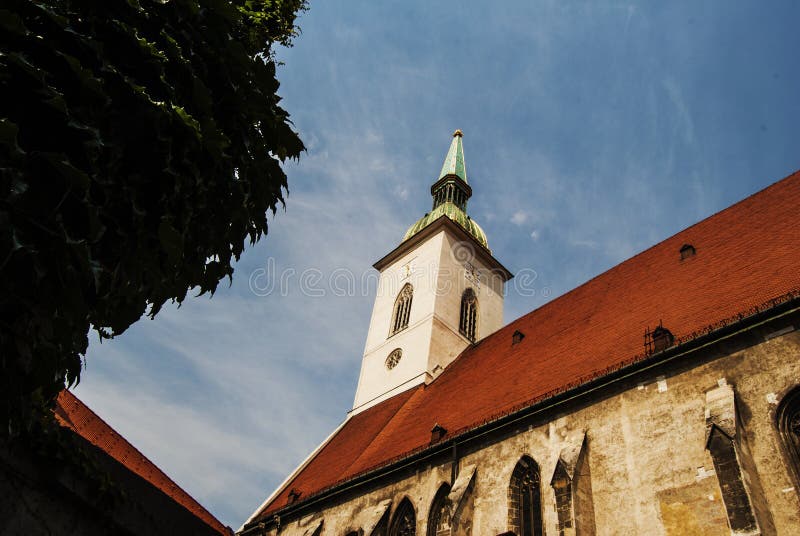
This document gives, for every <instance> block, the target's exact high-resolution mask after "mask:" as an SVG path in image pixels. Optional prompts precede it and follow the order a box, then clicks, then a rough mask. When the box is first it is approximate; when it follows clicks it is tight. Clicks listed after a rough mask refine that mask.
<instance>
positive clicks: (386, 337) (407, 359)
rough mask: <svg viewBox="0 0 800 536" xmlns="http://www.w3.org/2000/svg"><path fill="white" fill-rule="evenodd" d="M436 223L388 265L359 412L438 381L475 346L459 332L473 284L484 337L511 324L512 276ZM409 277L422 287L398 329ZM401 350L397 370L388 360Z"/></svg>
mask: <svg viewBox="0 0 800 536" xmlns="http://www.w3.org/2000/svg"><path fill="white" fill-rule="evenodd" d="M436 227H438V230H436V232H435V233H433V234H430V235H429V236H426V237H425V238H424V239H422V240H420V241H419V242H418V243H416V244H412V247H410V248H409V249H408V251H406V252H405V253H403V254H402V255H400V256H399V257H398V258H396V259H395V260H393V261H392V262H391V263H390V264H388V265H387V266H385V267H383V269H382V271H381V274H380V278H379V281H378V290H377V296H376V298H375V305H374V307H373V310H372V318H371V320H370V327H369V331H368V333H367V341H366V345H365V348H364V357H363V360H362V365H361V374H360V376H359V381H358V388H357V390H356V396H355V401H354V404H353V412H354V413H357V412H359V411H362V410H364V409H366V408H368V407H371V406H373V405H375V404H377V403H378V402H381V401H382V400H385V399H387V398H389V397H391V396H394V395H395V394H398V393H400V392H402V391H405V390H406V389H409V388H411V387H414V386H416V385H419V384H421V383H425V382H430V381H432V380H433V379H434V378H435V377H436V376H438V375H439V374H440V373H441V372H442V370H444V368H445V367H447V365H449V364H450V363H451V362H452V361H453V360H454V359H455V358H456V357H457V356H458V354H460V353H461V352H462V351H463V350H464V349H465V348H466V347H467V346H468V345H469V344H471V342H470V341H469V340H468V339H467V338H466V337H464V336H463V335H461V334H460V333H459V320H460V312H461V296H462V294H463V293H464V291H465V290H466V289H467V288H472V289H473V291H474V292H475V294H476V296H477V298H478V322H477V328H476V340H480V339H481V338H483V337H485V336H487V335H489V334H490V333H492V332H494V331H495V330H497V329H498V328H500V327H501V326H502V325H503V287H504V281H505V278H504V277H502V275H500V274H497V273H493V272H492V271H491V270H490V268H489V266H491V263H490V262H489V259H486V257H487V253H486V251H485V250H483V248H481V247H480V246H478V245H477V244H475V243H474V241H472V240H471V239H470V238H467V237H465V236H464V235H462V236H457V234H459V233H454V232H453V231H452V229H451V227H450V226H448V225H445V224H444V222H442V225H437V226H436ZM412 242H413V241H412ZM406 283H410V284H411V285H412V286H413V289H414V296H413V299H412V303H411V314H410V318H409V323H408V327H407V328H405V329H404V330H402V331H400V332H399V333H396V334H395V335H390V326H391V323H392V315H393V312H394V304H395V300H396V298H397V295H398V293H399V292H400V290H401V289H402V288H403V286H404V285H405V284H406ZM396 348H400V349H401V350H402V352H403V354H402V358H401V359H400V361H399V363H398V364H397V365H396V366H395V367H394V368H392V369H389V368H387V366H386V359H387V357H388V356H389V354H390V353H391V352H392V351H393V350H395V349H396Z"/></svg>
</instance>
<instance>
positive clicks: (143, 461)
mask: <svg viewBox="0 0 800 536" xmlns="http://www.w3.org/2000/svg"><path fill="white" fill-rule="evenodd" d="M55 415H56V420H57V421H58V422H59V423H60V424H61V425H62V426H64V427H66V428H69V429H70V430H72V431H73V432H75V433H76V434H78V435H79V436H81V437H82V438H84V439H85V440H87V441H88V442H89V443H91V444H92V445H94V446H96V447H98V448H99V449H101V450H102V451H104V452H105V453H106V454H108V455H109V456H111V457H112V458H114V459H115V460H117V461H118V462H119V463H121V464H122V465H123V466H125V467H126V468H127V469H128V470H130V471H131V472H133V473H134V474H136V475H138V476H140V477H141V478H143V479H144V480H146V481H147V482H149V483H150V484H152V485H153V486H155V487H156V488H157V489H159V490H160V491H162V492H163V493H165V494H166V495H167V496H168V497H170V498H171V499H172V500H173V501H175V502H176V503H178V504H180V505H181V506H183V507H184V508H185V509H187V510H189V512H191V513H192V514H194V516H195V517H197V518H199V519H201V520H203V522H204V523H205V524H207V525H208V526H209V527H211V528H213V529H214V530H216V531H217V532H219V533H220V534H224V535H226V536H227V535H229V534H230V532H229V529H228V528H227V527H225V526H224V525H223V524H222V523H221V522H220V521H219V520H218V519H217V518H215V517H214V516H213V515H211V513H209V511H208V510H206V509H205V508H203V507H202V506H201V505H200V503H198V502H197V501H195V500H194V499H193V498H192V497H191V495H189V494H188V493H186V492H185V491H183V490H182V489H181V488H180V486H178V485H177V484H176V483H175V482H173V481H172V480H171V479H170V478H169V477H168V476H167V475H166V474H164V472H163V471H161V469H159V468H158V467H156V465H155V464H154V463H153V462H151V461H150V460H148V459H147V458H146V457H145V456H144V454H142V453H141V452H139V451H138V450H137V449H136V447H134V446H133V445H131V444H130V443H128V441H126V440H125V438H124V437H122V436H121V435H120V434H119V433H118V432H116V431H115V430H114V429H113V428H111V426H109V425H108V424H107V423H106V422H105V421H104V420H103V419H101V418H100V417H99V416H98V415H97V414H96V413H95V412H93V411H92V410H91V409H89V408H88V407H87V406H86V405H85V404H84V403H83V402H81V401H80V400H79V399H78V398H77V397H76V396H75V395H74V394H72V393H71V392H69V391H67V390H64V391H61V393H60V394H59V395H58V399H57V400H56V409H55Z"/></svg>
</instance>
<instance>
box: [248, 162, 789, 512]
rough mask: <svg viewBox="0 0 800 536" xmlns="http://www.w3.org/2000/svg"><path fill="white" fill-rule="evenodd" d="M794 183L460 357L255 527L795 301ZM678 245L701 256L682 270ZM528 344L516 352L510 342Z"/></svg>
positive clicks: (296, 484) (376, 416) (358, 430)
mask: <svg viewBox="0 0 800 536" xmlns="http://www.w3.org/2000/svg"><path fill="white" fill-rule="evenodd" d="M798 209H800V172H796V173H794V174H793V175H790V176H789V177H787V178H785V179H783V180H782V181H779V182H777V183H775V184H773V185H772V186H770V187H768V188H766V189H764V190H762V191H761V192H759V193H757V194H754V195H752V196H750V197H748V198H747V199H745V200H743V201H741V202H739V203H737V204H735V205H733V206H731V207H729V208H727V209H725V210H723V211H721V212H719V213H717V214H715V215H714V216H711V217H710V218H708V219H706V220H703V221H701V222H699V223H697V224H695V225H693V226H691V227H689V228H688V229H686V230H684V231H682V232H680V233H678V234H676V235H675V236H673V237H671V238H668V239H666V240H664V241H663V242H661V243H659V244H656V245H655V246H653V247H651V248H650V249H648V250H646V251H644V252H642V253H640V254H638V255H636V256H634V257H632V258H631V259H628V260H627V261H625V262H623V263H621V264H619V265H617V266H616V267H614V268H612V269H611V270H609V271H607V272H605V273H603V274H601V275H599V276H597V277H595V278H594V279H592V280H590V281H588V282H586V283H584V284H583V285H581V286H579V287H578V288H576V289H574V290H572V291H571V292H568V293H567V294H564V295H563V296H561V297H559V298H557V299H555V300H553V301H551V302H549V303H547V304H545V305H543V306H542V307H540V308H539V309H536V310H534V311H532V312H531V313H528V314H527V315H525V316H523V317H521V318H519V319H518V320H516V321H514V322H512V323H511V324H509V325H507V326H506V327H504V328H502V329H500V330H499V331H497V332H495V333H494V334H492V335H490V336H489V337H486V338H485V339H483V340H482V341H480V342H479V343H478V344H477V345H475V346H473V347H470V348H468V349H467V350H465V351H464V352H463V353H462V354H461V355H460V356H459V357H458V358H457V359H456V360H455V361H454V362H453V363H452V364H451V365H450V366H448V367H447V369H445V371H444V372H443V373H442V374H441V375H440V376H439V377H438V378H437V379H436V380H435V381H434V382H432V383H431V384H429V385H427V386H420V387H418V388H416V389H412V390H410V391H407V392H405V393H402V394H400V395H397V396H395V397H393V398H391V399H389V400H386V401H385V402H383V403H381V404H379V405H376V406H374V407H372V408H370V409H367V410H365V411H364V412H362V413H359V414H357V415H355V416H354V417H352V418H351V419H350V420H349V421H347V422H346V424H345V425H344V426H343V427H342V428H341V430H340V431H339V432H338V434H337V435H336V436H335V437H334V438H333V439H332V440H331V441H330V443H328V445H326V446H325V447H324V448H323V449H322V450H321V451H320V452H319V453H318V454H317V455H316V456H315V458H314V459H313V460H311V461H310V462H309V463H308V464H307V465H306V466H305V467H304V468H303V470H301V471H300V472H299V474H297V475H296V476H295V477H294V478H293V479H292V481H291V482H289V483H288V485H287V486H286V488H285V489H284V490H283V491H281V493H279V494H278V495H277V496H276V497H275V499H273V500H272V501H271V502H270V503H269V504H267V505H265V507H264V508H263V509H262V511H261V512H260V514H259V515H258V516H257V518H261V519H263V518H265V517H267V516H268V515H269V514H271V513H272V512H275V511H276V510H278V509H280V508H282V507H283V506H285V505H286V504H287V496H288V492H289V490H291V489H296V490H299V491H300V492H301V493H302V495H301V496H300V500H303V499H304V498H306V497H308V496H309V495H313V494H315V493H318V492H320V491H322V490H324V489H326V488H329V487H331V486H333V485H335V484H337V483H341V482H343V481H345V480H349V479H351V478H353V477H354V476H357V475H359V474H363V473H365V472H368V471H370V470H373V469H375V468H377V467H380V466H382V465H386V464H387V462H390V461H391V460H396V459H398V458H402V457H404V456H406V455H409V454H411V453H413V452H415V451H418V450H421V449H424V448H426V447H427V446H428V445H429V441H430V439H431V428H432V427H433V425H434V424H435V423H439V424H440V425H441V426H443V427H444V428H446V429H447V430H449V431H451V432H450V433H448V437H454V436H455V435H457V434H458V433H460V432H463V431H466V430H468V429H471V428H474V427H476V426H479V425H480V424H482V423H484V422H487V421H489V420H493V419H495V418H498V417H499V416H502V415H505V414H507V413H509V412H512V411H515V410H518V409H522V408H524V407H528V406H530V405H532V404H534V403H536V402H539V401H541V400H543V399H546V398H549V397H550V396H552V395H554V394H555V393H558V392H562V391H563V390H565V388H566V387H572V386H576V385H579V384H582V383H585V382H587V381H589V380H591V379H594V378H596V377H598V376H599V375H604V374H607V373H609V372H611V371H613V370H617V369H619V368H620V367H621V366H625V365H628V364H631V363H633V362H636V361H638V360H641V359H643V358H644V357H645V356H644V346H643V335H644V332H645V329H646V328H648V327H649V328H650V329H652V328H654V327H655V326H657V325H658V323H659V321H663V325H664V327H665V328H667V329H669V330H670V331H671V332H672V334H673V335H674V336H675V337H676V340H677V342H681V341H685V340H689V339H692V338H694V337H695V336H696V335H698V334H700V333H701V332H704V331H705V330H707V329H708V328H709V327H710V326H714V325H719V324H720V323H723V322H726V321H730V320H731V319H735V318H737V317H738V315H740V314H742V313H748V312H753V311H754V310H755V309H757V308H759V307H762V306H764V305H765V304H766V305H767V306H769V303H770V302H771V301H772V300H774V299H782V298H784V297H786V296H787V295H794V296H797V295H798V293H799V292H800V221H798V217H797V214H798ZM684 244H691V245H693V246H694V247H695V248H696V255H695V256H693V257H689V258H687V259H685V260H681V255H680V249H681V247H682V246H683V245H684ZM517 330H519V331H521V332H522V333H524V334H525V338H524V340H522V341H521V342H520V343H518V344H516V345H512V334H513V333H514V332H515V331H517Z"/></svg>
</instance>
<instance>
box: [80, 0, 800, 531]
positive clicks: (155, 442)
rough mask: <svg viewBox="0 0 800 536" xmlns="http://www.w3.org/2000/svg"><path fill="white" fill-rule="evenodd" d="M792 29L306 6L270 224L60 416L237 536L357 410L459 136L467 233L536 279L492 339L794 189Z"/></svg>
mask: <svg viewBox="0 0 800 536" xmlns="http://www.w3.org/2000/svg"><path fill="white" fill-rule="evenodd" d="M797 20H800V4H798V3H796V2H770V3H768V4H764V3H761V2H630V3H629V2H592V3H590V2H562V1H558V2H556V1H553V2H528V1H520V2H510V1H508V2H497V3H492V4H488V3H479V2H468V1H462V2H444V1H443V2H428V1H419V2H412V1H402V2H399V1H398V2H368V1H362V2H356V1H346V2H345V1H326V2H322V1H318V2H312V5H311V9H310V11H309V12H307V13H306V14H304V15H303V16H302V18H301V19H300V21H299V23H300V25H301V27H302V32H303V33H302V35H301V36H300V37H299V38H298V39H297V40H296V43H295V46H294V47H293V48H290V49H283V50H281V51H280V53H279V57H280V59H281V60H282V61H283V62H285V65H283V66H282V67H281V68H280V70H279V78H280V80H281V81H282V86H281V89H280V92H279V93H280V94H281V95H282V96H283V97H284V101H283V103H284V106H285V107H286V109H287V110H288V111H289V112H290V113H291V114H292V120H293V121H294V124H295V126H296V128H297V129H298V131H299V132H300V134H301V137H302V138H303V140H304V141H305V143H306V145H307V147H308V152H307V153H305V154H304V155H303V157H302V158H301V159H300V161H299V163H292V164H290V165H288V166H287V173H288V176H289V186H290V194H289V196H288V199H287V204H286V210H285V212H279V213H278V214H277V215H276V216H275V217H274V218H273V219H272V221H271V225H270V233H269V236H268V237H267V238H266V239H264V240H262V241H261V242H260V243H259V244H258V245H256V246H255V247H252V248H250V249H249V250H248V251H247V253H246V254H245V256H244V257H243V258H242V260H241V261H240V262H239V263H238V265H237V266H236V273H235V275H234V280H233V284H232V285H231V286H230V287H228V286H227V285H224V284H223V285H221V288H220V289H219V291H218V292H217V294H216V295H215V296H214V297H213V299H210V300H209V299H208V298H207V297H201V298H195V299H189V300H187V301H186V302H185V303H184V305H183V306H182V307H181V308H180V309H178V308H175V307H167V308H165V310H164V311H163V312H161V313H160V314H159V315H158V317H157V318H156V319H155V320H153V321H151V320H147V319H144V320H141V321H140V322H139V323H137V324H136V325H134V326H133V327H132V328H131V329H130V330H128V332H126V333H125V334H124V335H122V336H121V337H119V338H118V339H116V340H114V341H111V342H105V343H103V344H92V345H91V346H90V349H89V353H88V355H87V369H86V371H85V373H84V375H83V379H82V382H81V384H80V385H79V386H78V388H77V389H76V394H77V395H78V396H79V397H80V398H82V399H83V400H84V401H85V402H86V403H87V404H88V405H89V406H90V407H92V408H93V409H94V410H95V411H96V412H97V413H99V414H100V415H101V416H102V417H103V418H104V419H106V420H107V421H108V422H109V423H110V424H111V425H112V426H113V427H114V428H116V429H117V430H118V431H119V432H121V433H122V434H123V435H124V436H125V437H126V438H128V439H129V440H130V441H131V442H132V443H133V444H134V445H135V446H137V447H138V448H139V449H140V450H142V451H143V452H144V453H145V454H146V455H147V456H148V457H150V458H151V459H152V460H153V461H154V462H155V463H156V464H157V465H159V466H160V467H161V468H162V469H163V470H164V471H165V472H166V473H167V474H169V475H170V476H171V477H172V478H173V479H174V480H175V481H177V482H178V484H180V485H181V486H182V487H183V488H184V489H186V490H187V491H188V492H189V493H190V494H192V495H193V496H194V497H195V498H196V499H198V500H199V501H200V502H201V503H202V504H203V505H204V506H206V507H207V508H208V509H209V510H211V511H212V512H213V513H214V514H215V515H216V516H217V517H219V518H220V519H221V520H222V521H223V522H225V523H227V524H230V525H231V526H232V527H233V528H234V529H235V528H237V527H238V526H239V525H240V524H241V523H242V522H243V521H244V520H245V519H246V518H247V517H248V516H249V515H250V514H251V513H252V511H253V510H254V509H255V508H257V507H258V506H259V504H261V502H262V501H263V500H264V499H265V498H266V497H267V496H268V495H269V494H270V493H271V491H272V490H273V489H274V488H275V487H276V486H277V485H278V484H279V483H280V482H281V481H282V480H283V478H284V477H285V476H286V475H287V474H288V473H289V472H290V471H291V470H292V469H293V468H294V467H295V466H296V465H297V464H298V463H299V462H300V461H301V460H302V459H304V458H305V456H306V455H307V454H308V452H310V451H311V450H312V449H313V448H314V447H315V446H316V445H317V444H318V443H319V442H320V441H321V440H322V439H323V438H325V437H326V436H327V435H328V433H329V432H330V431H332V430H333V429H334V428H335V427H336V426H337V425H338V424H339V423H340V422H341V421H342V420H343V419H344V417H345V413H346V412H347V410H348V409H349V408H350V407H351V404H352V400H353V395H354V393H355V386H356V381H357V378H358V371H359V366H360V360H361V355H362V351H363V344H364V341H365V337H366V333H367V327H368V323H369V315H370V312H371V308H372V300H373V295H374V291H375V286H374V281H375V273H374V271H372V269H371V266H372V264H373V263H374V262H375V261H376V260H377V259H379V258H380V257H382V256H383V255H384V254H385V253H387V252H389V251H390V250H391V249H393V248H394V247H395V246H396V245H397V244H398V243H399V240H400V239H401V237H402V236H403V233H404V232H405V230H406V228H407V227H408V226H410V225H411V224H412V223H413V222H414V221H415V220H416V219H418V218H419V217H420V216H422V215H423V214H424V213H425V212H426V211H428V210H429V209H430V193H429V187H430V184H431V183H432V182H433V181H434V180H435V179H436V178H437V177H436V175H437V173H438V171H439V169H440V167H441V164H442V160H443V159H444V156H445V153H446V151H447V148H448V145H449V143H450V139H451V138H450V136H451V134H452V132H453V130H455V129H456V128H460V129H462V130H463V131H464V151H465V156H466V163H467V173H468V176H469V180H470V184H471V185H472V187H473V191H474V194H473V197H472V199H471V200H470V204H469V213H470V215H471V216H472V217H473V218H474V219H475V220H476V221H478V222H479V223H480V224H481V225H482V227H483V228H484V229H485V231H486V234H487V235H488V238H489V245H490V247H491V248H492V250H493V252H494V254H495V256H496V257H497V258H498V259H499V260H500V261H501V262H503V263H504V264H505V265H506V266H507V267H508V268H509V269H510V270H511V271H512V272H514V273H524V274H526V275H528V276H529V277H530V278H531V279H530V280H529V281H527V283H528V284H527V285H526V288H528V289H530V288H532V289H533V292H530V291H527V292H521V291H520V289H519V285H518V284H517V285H516V286H515V284H514V281H513V280H512V283H511V284H510V286H509V288H508V294H507V297H506V310H505V317H506V322H508V321H511V320H513V319H515V318H517V317H519V316H521V315H523V314H525V313H526V312H528V311H530V310H532V309H534V308H536V307H538V306H540V305H542V304H543V303H545V302H546V301H548V300H550V299H553V298H554V297H556V296H558V295H561V294H563V293H564V292H566V291H568V290H570V289H571V288H574V287H575V286H577V285H579V284H581V283H582V282H584V281H586V280H587V279H589V278H591V277H593V276H595V275H597V274H598V273H600V272H602V271H604V270H607V269H608V268H610V267H612V266H614V265H615V264H618V263H619V262H621V261H623V260H625V259H626V258H628V257H630V256H631V255H633V254H635V253H637V252H639V251H641V250H643V249H646V248H647V247H649V246H650V245H652V244H654V243H656V242H658V241H660V240H662V239H664V238H666V237H668V236H670V235H672V234H674V233H676V232H677V231H679V230H681V229H683V228H685V227H687V226H688V225H691V224H692V223H694V222H696V221H698V220H700V219H703V218H704V217H706V216H709V215H711V214H713V213H714V212H717V211H719V210H721V209H723V208H725V207H726V206H728V205H730V204H732V203H734V202H736V201H738V200H740V199H742V198H744V197H746V196H748V195H750V194H752V193H754V192H756V191H758V190H760V189H762V188H764V187H765V186H767V185H769V184H771V183H772V182H775V181H776V180H778V179H780V178H782V177H784V176H786V175H788V174H790V173H791V172H793V171H795V170H797V169H798V168H800V136H798V133H797V129H798V125H800V97H798V96H800V70H798V69H797V51H798V50H800V33H798V32H797V25H796V22H797ZM345 270H346V271H347V272H344V271H345ZM344 273H352V274H354V275H355V277H356V280H357V282H358V284H357V285H356V286H355V289H354V290H355V291H354V292H339V291H337V284H336V283H337V282H338V283H339V284H338V287H339V288H341V286H342V285H341V283H342V282H343V281H344V279H342V278H341V277H340V276H341V274H344ZM534 274H535V278H534ZM281 275H282V276H283V283H284V284H283V285H281V284H280V282H281ZM519 279H521V278H518V280H519ZM331 281H333V282H334V284H331ZM270 282H274V283H276V284H275V285H274V288H272V289H270V288H269V284H268V283H270ZM309 291H311V292H309Z"/></svg>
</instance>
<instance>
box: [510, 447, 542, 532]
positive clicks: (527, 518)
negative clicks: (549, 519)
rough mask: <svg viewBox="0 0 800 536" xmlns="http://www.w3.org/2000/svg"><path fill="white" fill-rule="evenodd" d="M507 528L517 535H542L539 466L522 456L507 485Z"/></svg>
mask: <svg viewBox="0 0 800 536" xmlns="http://www.w3.org/2000/svg"><path fill="white" fill-rule="evenodd" d="M508 529H509V530H510V531H513V532H514V534H517V535H518V536H543V532H542V499H541V491H540V477H539V466H538V465H537V464H536V462H535V461H533V459H532V458H530V457H529V456H523V457H522V458H521V459H520V460H519V462H517V465H516V467H514V471H513V472H512V473H511V483H510V484H509V486H508Z"/></svg>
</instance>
